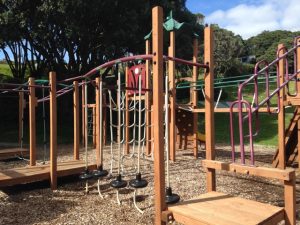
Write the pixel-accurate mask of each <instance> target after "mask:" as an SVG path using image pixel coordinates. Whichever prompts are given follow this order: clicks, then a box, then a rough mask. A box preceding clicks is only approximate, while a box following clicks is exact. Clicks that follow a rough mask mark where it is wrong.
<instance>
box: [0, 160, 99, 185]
mask: <svg viewBox="0 0 300 225" xmlns="http://www.w3.org/2000/svg"><path fill="white" fill-rule="evenodd" d="M95 168H96V165H95V164H91V165H89V169H90V170H92V169H95ZM84 170H85V162H84V161H80V160H75V161H67V162H60V163H58V165H57V176H58V177H64V176H69V175H74V174H79V173H81V172H83V171H84ZM49 179H50V165H49V164H48V165H39V166H28V167H22V168H15V169H8V170H3V171H1V172H0V187H5V186H12V185H16V184H24V183H32V182H36V181H42V180H49Z"/></svg>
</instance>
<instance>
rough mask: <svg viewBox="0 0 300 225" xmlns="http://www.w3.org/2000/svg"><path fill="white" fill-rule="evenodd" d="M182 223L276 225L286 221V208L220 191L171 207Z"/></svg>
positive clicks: (170, 209)
mask: <svg viewBox="0 0 300 225" xmlns="http://www.w3.org/2000/svg"><path fill="white" fill-rule="evenodd" d="M168 210H169V211H170V212H172V213H173V217H174V219H175V220H176V221H177V222H179V223H182V224H185V225H188V224H193V225H194V224H218V225H254V224H270V221H272V222H273V224H276V223H278V222H280V221H281V220H283V219H284V209H283V208H281V207H276V206H272V205H269V204H264V203H260V202H256V201H252V200H247V199H242V198H239V197H233V196H230V195H226V194H223V193H218V192H208V193H206V194H203V195H201V196H199V197H198V198H196V199H193V200H189V201H186V202H183V203H179V204H177V205H175V206H170V207H168Z"/></svg>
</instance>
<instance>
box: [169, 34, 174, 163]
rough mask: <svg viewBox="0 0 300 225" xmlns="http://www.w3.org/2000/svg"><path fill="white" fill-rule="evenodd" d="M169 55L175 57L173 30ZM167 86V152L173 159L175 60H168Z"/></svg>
mask: <svg viewBox="0 0 300 225" xmlns="http://www.w3.org/2000/svg"><path fill="white" fill-rule="evenodd" d="M168 53H169V56H170V57H175V31H171V32H170V46H169V49H168ZM168 63H169V85H170V86H169V87H170V90H171V95H170V123H169V126H170V129H169V143H170V144H169V152H170V160H172V161H173V162H174V161H175V154H176V153H175V148H176V142H175V140H176V126H175V123H176V118H175V117H176V89H175V62H174V61H172V60H170V61H169V62H168Z"/></svg>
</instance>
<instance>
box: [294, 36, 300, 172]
mask: <svg viewBox="0 0 300 225" xmlns="http://www.w3.org/2000/svg"><path fill="white" fill-rule="evenodd" d="M296 45H300V38H298V40H297V43H296ZM296 54H297V62H296V70H297V71H299V70H300V47H298V48H297V50H296ZM297 71H294V72H297ZM299 80H300V74H298V75H297V89H298V90H297V91H298V93H297V97H298V98H300V81H299ZM297 113H298V114H300V106H298V109H297ZM298 140H300V120H298ZM298 143H299V141H298ZM297 147H298V168H300V144H298V145H297Z"/></svg>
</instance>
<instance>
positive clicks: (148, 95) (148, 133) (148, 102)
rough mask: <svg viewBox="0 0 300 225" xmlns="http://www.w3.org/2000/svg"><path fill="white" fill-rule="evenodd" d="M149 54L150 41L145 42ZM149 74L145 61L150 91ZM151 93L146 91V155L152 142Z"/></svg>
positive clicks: (147, 62) (148, 66)
mask: <svg viewBox="0 0 300 225" xmlns="http://www.w3.org/2000/svg"><path fill="white" fill-rule="evenodd" d="M150 53H151V50H150V40H146V55H149V54H150ZM150 82H151V72H150V61H149V60H146V89H148V90H149V89H150V88H152V87H151V83H150ZM151 94H152V93H151V92H150V91H146V94H145V96H146V102H145V103H146V109H147V111H146V113H147V115H146V154H147V155H149V154H150V153H151V151H152V149H151V146H152V142H150V140H152V139H153V138H152V137H153V136H152V132H151V130H152V129H151V125H152V122H151V111H150V109H151V105H152V96H151Z"/></svg>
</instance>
